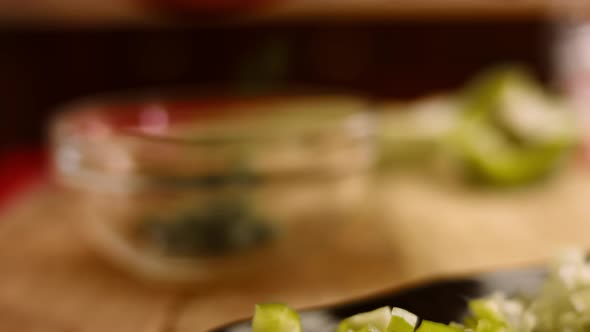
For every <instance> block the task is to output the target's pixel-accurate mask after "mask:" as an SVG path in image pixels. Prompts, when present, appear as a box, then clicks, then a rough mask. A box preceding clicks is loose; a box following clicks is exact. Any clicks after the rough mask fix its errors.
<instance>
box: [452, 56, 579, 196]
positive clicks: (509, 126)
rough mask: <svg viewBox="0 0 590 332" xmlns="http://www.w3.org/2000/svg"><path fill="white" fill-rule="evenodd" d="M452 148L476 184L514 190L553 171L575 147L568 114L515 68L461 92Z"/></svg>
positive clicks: (493, 73)
mask: <svg viewBox="0 0 590 332" xmlns="http://www.w3.org/2000/svg"><path fill="white" fill-rule="evenodd" d="M463 98H464V99H463V100H464V101H463V107H464V110H463V117H462V119H461V122H460V124H459V126H458V130H457V132H456V133H455V136H454V144H455V145H456V147H457V150H458V153H459V155H460V156H461V158H462V160H463V161H464V162H465V165H466V166H467V170H468V172H469V173H470V175H472V176H473V177H475V178H476V179H478V180H481V181H483V182H486V183H490V184H495V185H514V184H521V183H526V182H530V181H533V180H536V179H539V178H541V177H543V176H544V175H546V174H548V173H549V172H550V171H552V170H553V169H555V168H556V167H557V166H558V165H559V163H560V161H561V160H562V159H563V157H564V156H565V155H566V154H567V152H568V150H569V148H570V147H571V146H572V145H573V144H574V143H575V141H576V131H575V126H574V121H573V118H572V114H571V113H570V112H569V111H568V110H567V109H566V108H565V107H564V105H563V104H562V103H560V102H559V101H557V100H556V99H555V98H551V97H549V96H547V95H546V94H545V93H544V92H543V91H542V89H541V88H540V87H539V86H538V85H537V84H536V83H535V82H534V81H533V80H532V79H531V78H530V77H529V76H528V74H527V73H526V72H524V71H522V70H520V69H517V68H501V69H496V70H492V71H489V72H486V73H483V74H482V75H481V76H479V77H478V78H476V79H475V80H474V81H473V82H472V83H471V84H470V85H469V86H468V87H467V88H466V90H465V94H464V97H463Z"/></svg>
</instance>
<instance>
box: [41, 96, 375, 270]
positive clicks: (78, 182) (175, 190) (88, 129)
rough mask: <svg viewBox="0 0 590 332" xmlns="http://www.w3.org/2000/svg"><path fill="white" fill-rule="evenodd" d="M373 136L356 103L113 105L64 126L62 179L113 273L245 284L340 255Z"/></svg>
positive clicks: (56, 156)
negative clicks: (269, 271) (308, 260)
mask: <svg viewBox="0 0 590 332" xmlns="http://www.w3.org/2000/svg"><path fill="white" fill-rule="evenodd" d="M372 127H373V126H372V121H371V116H370V113H368V112H367V104H366V103H365V101H364V100H363V99H361V98H357V97H352V96H266V97H256V98H254V97H252V98H218V99H215V98H202V97H199V98H178V97H177V98H173V99H170V98H168V99H166V98H148V97H139V98H127V99H123V98H119V99H112V98H110V99H108V98H103V99H97V100H89V101H83V102H78V103H75V104H72V105H70V106H67V107H65V109H64V110H63V111H62V112H60V114H59V115H58V116H57V117H56V118H55V119H54V122H53V126H52V128H51V129H52V130H51V141H52V156H53V166H54V167H53V168H54V174H55V178H56V180H57V182H58V184H60V185H61V187H62V188H63V189H64V190H65V191H66V192H67V193H68V194H69V195H71V199H70V202H71V207H72V210H74V211H75V213H77V216H78V217H77V218H76V219H77V220H76V224H77V225H78V226H80V227H79V228H80V230H81V231H82V233H81V234H82V235H83V236H85V237H86V238H87V240H88V242H89V243H90V244H91V245H92V247H93V248H94V249H96V250H98V252H99V253H101V254H103V255H104V256H105V257H107V258H108V259H110V260H111V261H112V262H113V263H115V264H117V265H118V266H120V267H123V268H125V269H127V270H129V271H131V272H133V273H135V274H137V275H140V276H141V277H144V278H148V279H155V280H189V281H194V280H203V279H208V278H216V279H220V278H224V277H231V278H236V276H237V275H238V274H241V275H246V274H249V273H253V272H256V271H260V269H264V268H268V266H269V264H273V262H274V263H277V262H280V264H282V266H286V265H289V264H296V263H297V262H295V261H296V260H298V259H302V258H301V257H302V256H303V254H302V252H303V250H302V248H310V249H311V248H313V254H314V255H315V254H318V253H320V254H321V252H322V250H323V251H326V252H328V251H329V250H330V241H329V240H327V239H331V238H333V237H334V234H336V233H337V232H338V230H339V229H340V228H341V227H342V225H344V224H345V223H347V222H350V220H353V219H355V218H357V217H358V216H359V211H362V206H363V205H364V201H365V199H366V197H367V196H366V187H367V175H368V174H369V170H370V168H371V165H372V164H373V159H374V158H373V146H372V141H373V133H372V132H373V130H372ZM277 268H279V267H277Z"/></svg>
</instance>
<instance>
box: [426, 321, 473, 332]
mask: <svg viewBox="0 0 590 332" xmlns="http://www.w3.org/2000/svg"><path fill="white" fill-rule="evenodd" d="M416 332H463V330H462V329H460V328H458V327H456V326H449V325H446V324H442V323H435V322H431V321H428V320H423V321H422V323H421V324H420V326H419V327H418V329H417V330H416Z"/></svg>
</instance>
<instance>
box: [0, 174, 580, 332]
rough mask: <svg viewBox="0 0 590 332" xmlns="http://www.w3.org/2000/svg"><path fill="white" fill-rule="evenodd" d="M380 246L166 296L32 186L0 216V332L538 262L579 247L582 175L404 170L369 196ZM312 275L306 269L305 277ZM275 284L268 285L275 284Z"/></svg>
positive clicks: (51, 194) (53, 196)
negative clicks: (480, 177)
mask: <svg viewBox="0 0 590 332" xmlns="http://www.w3.org/2000/svg"><path fill="white" fill-rule="evenodd" d="M375 197H376V198H375V199H376V203H378V206H379V216H380V217H379V218H382V219H383V220H382V222H383V225H385V228H384V229H382V230H381V231H379V232H378V233H379V236H382V237H386V239H387V243H389V244H390V246H389V247H387V249H384V248H381V249H380V251H378V252H379V253H381V255H384V256H376V255H375V253H376V252H377V251H371V248H366V247H364V246H363V247H362V248H355V243H354V241H351V243H350V246H351V248H354V252H355V253H356V255H355V256H354V257H341V258H339V259H343V260H346V265H342V264H341V265H339V266H346V267H347V269H345V270H342V269H341V270H336V271H335V270H334V269H333V268H332V266H331V265H330V264H321V265H314V266H305V264H302V266H293V267H292V268H291V269H290V270H289V271H287V273H285V271H281V273H278V272H277V271H268V270H265V271H260V275H259V277H258V278H254V279H251V280H235V281H234V282H231V283H227V282H224V283H221V282H215V281H211V282H207V283H203V284H196V285H192V286H191V287H188V288H187V287H184V288H171V287H168V286H166V287H164V286H159V285H154V284H147V283H142V282H139V281H138V280H135V279H133V278H131V277H128V276H127V275H125V274H124V273H122V272H121V271H119V270H117V269H114V268H112V267H111V266H110V265H109V264H108V263H106V262H105V261H103V260H102V259H100V258H99V257H98V256H96V255H95V254H94V253H93V252H92V251H91V250H89V249H88V248H87V246H86V245H85V243H84V241H83V240H82V239H81V238H80V237H79V236H78V234H77V233H76V231H75V228H74V227H72V225H73V223H75V222H77V221H76V220H74V217H73V216H72V214H71V213H69V210H70V209H68V201H67V200H66V199H65V196H63V195H60V193H59V192H58V191H56V190H55V189H54V188H53V187H51V186H50V185H41V186H39V187H38V188H37V189H36V190H34V191H32V192H30V193H29V194H27V195H26V196H24V197H22V198H21V199H20V200H18V201H17V202H15V204H14V207H13V208H12V209H10V210H9V211H6V212H5V213H4V214H3V215H2V216H1V217H0V218H1V219H2V220H1V221H0V331H20V332H28V331H50V332H53V331H60V332H61V331H71V332H73V331H88V332H95V331H96V332H104V331H109V332H119V331H121V332H136V331H137V332H140V331H141V332H160V331H162V332H172V331H173V332H189V331H191V332H198V331H204V330H207V329H209V328H212V327H214V326H217V325H219V324H222V323H225V322H228V321H231V320H234V319H237V318H241V317H245V316H248V315H250V314H251V312H252V307H253V304H254V303H257V302H263V301H284V302H287V303H289V304H291V305H293V306H296V307H305V306H310V305H321V304H328V303H333V302H335V301H340V300H343V299H349V298H351V297H356V296H361V295H367V294H371V293H374V292H377V291H379V290H383V289H395V288H400V287H403V286H405V285H409V284H412V283H415V282H418V281H421V280H426V279H430V278H435V277H439V276H445V275H453V274H462V273H469V272H473V271H479V270H488V269H494V268H498V267H510V266H516V265H520V264H529V263H535V262H540V261H543V260H544V259H546V258H547V257H549V256H550V255H551V254H553V253H554V252H555V251H556V250H558V249H559V248H562V247H564V246H568V245H576V246H582V247H590V204H588V203H587V200H588V197H590V170H585V169H583V168H579V167H578V168H572V169H570V170H568V171H567V172H564V173H563V174H562V175H561V176H559V178H556V179H553V180H551V181H549V182H547V183H545V184H543V185H541V186H537V187H533V188H528V189H522V190H512V191H491V190H486V191H482V190H479V191H473V190H470V189H466V188H461V187H455V186H442V185H440V183H438V184H437V182H433V181H428V180H426V179H424V178H423V177H420V176H417V175H413V174H403V175H402V174H400V175H397V176H388V177H384V178H383V179H381V180H380V181H379V186H378V187H376V189H375ZM311 272H313V273H311ZM277 276H278V277H277Z"/></svg>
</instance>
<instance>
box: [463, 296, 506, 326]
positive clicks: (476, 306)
mask: <svg viewBox="0 0 590 332" xmlns="http://www.w3.org/2000/svg"><path fill="white" fill-rule="evenodd" d="M469 310H471V313H472V314H473V316H474V318H475V319H476V320H477V324H479V323H480V320H486V321H489V322H493V323H498V324H503V323H504V317H502V314H501V313H500V311H499V310H498V308H496V307H495V306H494V304H493V302H491V301H489V300H487V299H476V300H471V301H469Z"/></svg>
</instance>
